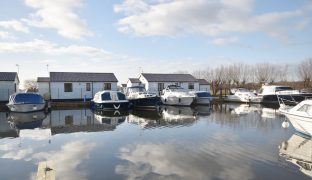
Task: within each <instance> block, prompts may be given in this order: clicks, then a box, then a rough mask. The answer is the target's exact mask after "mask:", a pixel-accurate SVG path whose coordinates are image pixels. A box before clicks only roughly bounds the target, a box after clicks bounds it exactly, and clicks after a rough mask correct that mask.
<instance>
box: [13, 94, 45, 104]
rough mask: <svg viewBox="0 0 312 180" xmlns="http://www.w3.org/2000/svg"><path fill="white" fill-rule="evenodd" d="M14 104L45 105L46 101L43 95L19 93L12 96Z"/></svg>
mask: <svg viewBox="0 0 312 180" xmlns="http://www.w3.org/2000/svg"><path fill="white" fill-rule="evenodd" d="M11 100H12V101H13V103H14V104H19V103H22V104H43V103H44V99H43V98H42V96H41V95H39V94H35V93H17V94H15V95H13V96H12V98H11Z"/></svg>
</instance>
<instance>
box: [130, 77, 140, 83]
mask: <svg viewBox="0 0 312 180" xmlns="http://www.w3.org/2000/svg"><path fill="white" fill-rule="evenodd" d="M129 81H130V82H132V83H140V82H141V81H140V80H139V79H138V78H129Z"/></svg>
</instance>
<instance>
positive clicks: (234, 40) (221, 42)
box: [210, 37, 239, 45]
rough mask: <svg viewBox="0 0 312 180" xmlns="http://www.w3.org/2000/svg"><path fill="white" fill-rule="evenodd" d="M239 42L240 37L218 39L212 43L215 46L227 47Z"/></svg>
mask: <svg viewBox="0 0 312 180" xmlns="http://www.w3.org/2000/svg"><path fill="white" fill-rule="evenodd" d="M237 42H239V38H238V37H228V38H217V39H214V40H212V41H210V43H211V44H214V45H227V44H233V43H237Z"/></svg>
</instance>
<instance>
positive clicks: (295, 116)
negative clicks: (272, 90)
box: [279, 100, 312, 136]
mask: <svg viewBox="0 0 312 180" xmlns="http://www.w3.org/2000/svg"><path fill="white" fill-rule="evenodd" d="M279 111H280V112H281V113H282V114H284V115H285V116H286V117H287V118H288V120H289V121H290V122H291V124H292V125H293V126H294V128H295V129H296V130H297V131H298V132H300V133H303V134H306V135H308V136H312V100H304V101H301V102H300V103H299V104H297V105H296V106H294V107H291V106H287V105H285V104H281V105H280V108H279Z"/></svg>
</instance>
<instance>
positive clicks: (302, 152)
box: [279, 134, 312, 177]
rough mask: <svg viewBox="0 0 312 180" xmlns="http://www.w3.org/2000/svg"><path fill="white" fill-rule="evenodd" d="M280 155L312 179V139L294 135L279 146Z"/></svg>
mask: <svg viewBox="0 0 312 180" xmlns="http://www.w3.org/2000/svg"><path fill="white" fill-rule="evenodd" d="M279 155H280V156H282V157H284V158H285V159H286V160H287V161H288V162H291V163H293V164H295V165H296V166H298V167H299V169H300V171H301V172H302V173H304V174H306V175H307V176H310V177H312V139H311V137H304V136H300V135H297V134H294V135H292V136H291V137H290V139H289V140H287V141H284V142H283V143H282V144H281V145H280V146H279Z"/></svg>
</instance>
